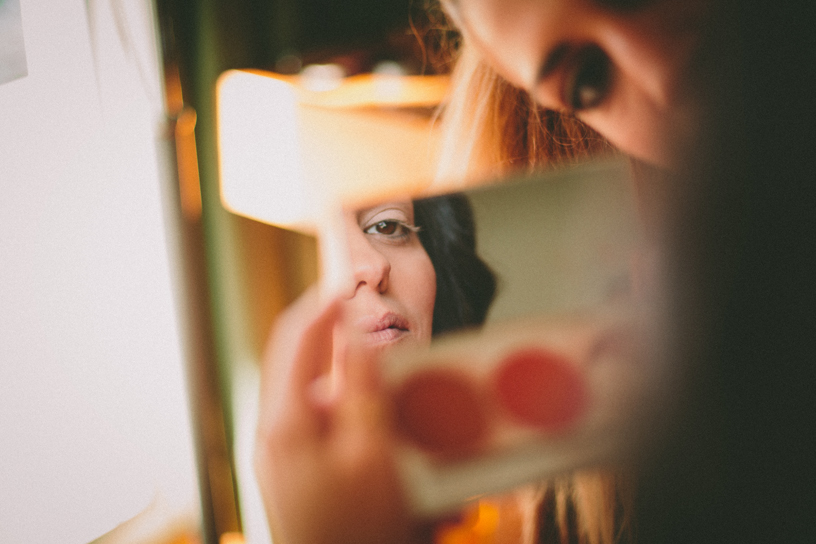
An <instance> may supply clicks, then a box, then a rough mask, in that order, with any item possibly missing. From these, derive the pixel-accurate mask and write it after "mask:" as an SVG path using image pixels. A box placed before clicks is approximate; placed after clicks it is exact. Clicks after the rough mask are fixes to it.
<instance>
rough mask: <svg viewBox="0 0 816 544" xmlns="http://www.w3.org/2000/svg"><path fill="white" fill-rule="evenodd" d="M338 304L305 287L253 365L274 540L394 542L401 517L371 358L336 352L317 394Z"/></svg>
mask: <svg viewBox="0 0 816 544" xmlns="http://www.w3.org/2000/svg"><path fill="white" fill-rule="evenodd" d="M341 319H342V316H341V315H340V308H339V304H338V303H337V302H336V301H335V302H333V303H330V304H327V305H326V304H323V305H321V304H320V303H319V302H318V297H317V293H316V292H315V291H314V290H313V291H312V292H310V293H307V294H306V295H304V297H302V298H301V299H300V300H299V301H297V302H296V303H295V304H294V305H293V306H292V307H291V308H290V309H288V310H287V311H286V312H285V313H284V314H283V316H282V317H281V318H280V319H279V320H278V323H277V325H276V326H275V328H274V330H273V334H272V337H271V342H270V344H269V346H268V348H267V350H266V354H265V356H264V360H263V368H262V371H261V399H260V410H259V418H258V419H259V421H258V434H257V440H256V446H255V471H256V475H257V477H258V481H259V485H260V489H261V494H262V496H263V499H264V503H265V506H266V512H267V516H268V518H269V523H270V527H271V529H272V534H273V535H274V536H275V537H276V541H279V542H281V543H283V544H327V543H333V544H335V543H341V544H342V543H349V544H351V543H354V544H365V543H369V542H370V543H377V544H382V543H389V544H390V543H400V542H406V541H407V540H408V539H409V532H410V531H409V530H410V521H409V517H408V515H407V508H406V507H405V505H404V499H403V496H402V492H401V488H400V485H399V481H398V478H397V474H396V470H395V467H394V465H393V458H392V453H391V437H390V434H389V431H388V426H387V425H386V421H385V418H384V417H383V413H384V412H383V409H382V406H383V402H382V399H381V388H380V386H379V373H378V367H377V361H374V360H370V359H369V358H365V357H355V356H354V355H353V354H352V353H351V351H353V350H352V349H351V348H350V352H349V353H347V354H345V357H340V360H341V361H345V362H347V363H348V364H341V365H339V367H340V368H339V369H337V368H336V369H334V371H338V372H339V376H338V378H339V379H338V380H337V382H336V383H337V384H339V385H338V387H337V390H336V391H335V392H334V394H332V395H331V396H330V397H328V398H326V397H325V396H320V395H317V394H316V392H317V388H316V385H317V384H318V383H320V378H321V377H323V376H322V375H323V374H325V371H326V369H327V368H328V367H329V366H330V362H331V359H332V329H333V327H334V325H335V324H336V323H338V321H339V320H341Z"/></svg>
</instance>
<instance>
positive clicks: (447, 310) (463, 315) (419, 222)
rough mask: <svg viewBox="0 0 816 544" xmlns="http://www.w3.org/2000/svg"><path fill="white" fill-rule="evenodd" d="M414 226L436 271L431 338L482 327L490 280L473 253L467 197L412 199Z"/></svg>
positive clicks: (491, 287) (491, 290)
mask: <svg viewBox="0 0 816 544" xmlns="http://www.w3.org/2000/svg"><path fill="white" fill-rule="evenodd" d="M414 223H415V224H416V226H418V227H419V233H418V236H419V240H420V242H421V243H422V246H423V247H424V248H425V252H426V253H427V254H428V257H429V258H430V259H431V263H433V267H434V271H435V272H436V301H435V303H434V315H433V335H434V336H436V335H438V334H441V333H444V332H448V331H453V330H456V329H461V328H465V327H475V326H478V325H481V324H482V323H484V320H485V318H486V317H487V312H488V310H489V309H490V304H491V303H492V302H493V298H494V296H495V294H496V277H495V275H494V274H493V271H492V270H490V267H488V266H487V264H486V263H485V262H484V261H483V260H482V259H481V258H480V257H479V255H478V254H477V253H476V229H475V224H474V221H473V211H472V209H471V206H470V202H469V201H468V199H467V197H466V196H465V195H463V194H461V193H456V194H451V195H444V196H438V197H431V198H425V199H421V200H415V201H414Z"/></svg>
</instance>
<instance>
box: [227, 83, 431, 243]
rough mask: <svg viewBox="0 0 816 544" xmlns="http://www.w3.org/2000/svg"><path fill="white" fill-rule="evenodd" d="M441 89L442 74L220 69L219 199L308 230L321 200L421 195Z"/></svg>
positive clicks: (357, 202) (354, 201) (427, 179)
mask: <svg viewBox="0 0 816 544" xmlns="http://www.w3.org/2000/svg"><path fill="white" fill-rule="evenodd" d="M321 78H322V79H321ZM446 90H447V77H444V76H400V75H383V74H366V75H358V76H352V77H348V78H342V77H336V76H335V77H332V76H331V73H330V72H329V73H328V75H326V73H325V72H324V74H323V76H320V75H318V76H312V77H306V76H282V75H278V74H273V73H270V72H260V71H237V70H233V71H229V72H225V73H224V74H223V75H222V76H221V78H220V79H219V82H218V89H217V95H218V139H219V159H220V172H221V197H222V201H223V203H224V205H225V206H226V207H227V209H229V210H230V211H232V212H234V213H237V214H239V215H243V216H247V217H250V218H253V219H256V220H259V221H263V222H265V223H270V224H273V225H277V226H281V227H285V228H294V229H298V230H302V231H306V232H314V230H315V228H316V225H317V224H318V223H319V217H318V216H319V214H321V213H323V210H325V209H326V206H325V204H326V202H331V203H332V204H335V203H339V204H342V205H344V206H361V205H364V204H365V203H368V202H375V201H382V200H383V199H386V198H393V197H396V196H402V197H410V196H415V195H418V194H420V193H421V192H422V191H423V190H424V189H426V188H427V187H428V186H429V185H430V183H431V181H432V179H433V174H434V169H435V162H436V161H435V149H436V148H437V145H436V138H437V129H436V126H435V124H434V123H433V122H432V121H431V117H430V115H429V114H430V113H432V112H433V109H434V108H435V107H436V106H437V105H438V104H439V103H440V102H441V100H442V98H443V97H444V95H445V92H446Z"/></svg>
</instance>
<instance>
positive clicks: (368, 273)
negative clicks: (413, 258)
mask: <svg viewBox="0 0 816 544" xmlns="http://www.w3.org/2000/svg"><path fill="white" fill-rule="evenodd" d="M355 231H356V232H354V233H353V234H352V235H351V236H349V247H350V250H351V266H352V272H353V274H352V281H353V286H350V287H351V289H350V290H349V292H348V298H351V297H353V296H354V295H355V294H356V293H357V291H359V290H360V289H361V288H365V287H367V288H370V289H373V290H375V291H376V292H377V293H385V292H386V291H387V290H388V280H389V275H390V273H391V263H390V261H389V260H388V259H387V258H386V256H385V255H383V254H382V253H381V252H380V251H378V250H377V248H376V247H374V246H373V245H372V243H371V241H370V240H368V238H367V236H366V235H365V234H364V233H363V232H361V231H360V230H359V228H357V229H355Z"/></svg>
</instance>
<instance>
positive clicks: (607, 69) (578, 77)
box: [564, 45, 612, 111]
mask: <svg viewBox="0 0 816 544" xmlns="http://www.w3.org/2000/svg"><path fill="white" fill-rule="evenodd" d="M572 65H573V71H572V74H571V77H570V78H569V79H568V80H567V84H566V86H565V88H564V101H565V102H566V104H568V105H569V107H570V108H571V109H572V110H573V111H581V110H587V109H591V108H594V107H596V106H598V105H600V104H601V102H603V101H604V99H605V98H606V96H607V94H608V92H609V88H610V86H611V82H612V62H611V61H610V60H609V57H608V56H607V55H606V53H604V51H603V49H601V48H600V47H598V46H596V45H589V46H586V47H584V48H583V49H581V51H579V52H578V53H577V54H576V55H575V57H574V59H573V62H572Z"/></svg>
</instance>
